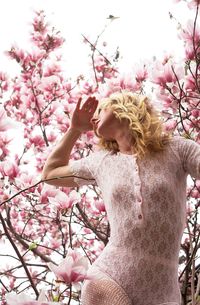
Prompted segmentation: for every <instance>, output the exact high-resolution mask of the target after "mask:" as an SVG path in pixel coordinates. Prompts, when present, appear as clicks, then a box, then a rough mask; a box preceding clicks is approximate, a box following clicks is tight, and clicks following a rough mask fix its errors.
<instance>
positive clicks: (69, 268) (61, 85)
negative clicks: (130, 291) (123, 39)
mask: <svg viewBox="0 0 200 305" xmlns="http://www.w3.org/2000/svg"><path fill="white" fill-rule="evenodd" d="M176 2H179V1H176ZM186 2H187V5H188V9H191V10H194V12H195V18H194V20H190V21H188V24H187V25H186V26H184V25H182V26H181V27H180V29H179V38H180V39H181V40H182V41H183V47H184V50H185V56H184V58H181V59H180V58H179V60H177V59H176V58H174V57H173V55H171V54H170V55H169V56H165V57H164V58H163V59H162V61H158V60H154V61H152V62H151V63H148V65H147V64H146V63H144V64H143V65H142V66H141V67H139V68H138V67H137V69H135V71H130V72H129V73H127V75H126V76H124V75H123V76H121V74H120V70H119V68H118V61H119V60H120V57H119V51H118V50H117V51H116V52H115V53H114V55H110V54H109V53H108V51H107V49H106V43H105V42H102V40H101V35H99V36H98V37H97V39H96V41H90V39H88V38H87V37H83V38H84V43H85V44H87V45H88V51H89V52H90V60H91V62H90V63H89V64H90V68H91V75H90V78H88V79H86V77H84V76H83V75H79V76H78V77H77V78H76V79H75V80H73V79H71V78H70V77H66V76H65V75H64V73H63V69H62V68H61V67H62V56H61V55H60V54H59V51H60V50H61V47H62V45H63V43H64V40H63V38H62V37H61V35H60V33H59V32H57V31H56V30H55V28H51V26H50V25H49V24H48V23H47V22H46V17H45V15H44V12H42V11H41V12H37V13H36V14H35V17H34V20H33V23H32V32H31V44H32V46H33V48H32V50H31V51H26V50H22V49H20V48H19V47H17V46H13V47H12V48H11V49H10V50H9V51H8V52H7V55H8V56H9V57H10V58H11V59H14V60H15V61H16V62H17V63H18V65H19V67H20V73H19V75H17V76H16V77H15V78H13V79H10V78H9V76H8V75H7V74H6V73H4V72H0V98H1V100H0V139H1V140H0V158H1V163H0V178H1V182H0V183H1V187H0V202H1V203H0V211H1V213H0V234H1V235H0V245H1V246H0V256H1V258H2V259H3V258H4V257H7V258H9V260H8V262H7V263H5V264H3V265H1V267H0V275H1V277H0V290H1V293H0V300H1V304H2V305H6V304H8V305H16V304H19V305H22V304H23V305H27V304H35V305H36V304H38V305H39V304H43V303H44V302H45V304H51V303H52V302H54V303H53V304H56V303H58V304H79V303H80V289H81V283H82V281H83V280H84V279H85V278H87V268H88V266H89V264H91V263H92V262H94V260H95V259H96V258H97V257H98V255H99V254H100V253H101V251H102V250H103V248H104V246H105V245H106V244H107V242H108V238H109V223H108V221H107V218H106V212H105V207H104V203H103V201H102V199H101V195H100V191H99V189H98V188H96V187H95V186H89V187H83V188H77V189H70V188H65V187H60V188H56V187H53V186H49V185H46V184H43V183H42V181H40V175H41V170H42V168H43V165H44V162H45V160H46V158H47V156H48V155H49V152H50V151H51V149H52V148H53V145H54V143H55V142H56V141H57V140H58V139H59V138H60V137H61V135H62V134H63V133H64V132H65V131H66V130H67V128H68V127H69V125H70V118H71V115H72V112H73V109H74V108H75V105H76V103H77V101H78V99H79V97H80V96H82V97H83V98H84V97H85V98H87V97H88V96H90V95H95V96H97V97H102V96H107V95H109V94H110V93H111V92H114V91H118V90H120V89H129V90H132V91H134V92H137V93H146V94H150V92H151V94H152V92H153V94H152V101H153V102H154V101H155V103H156V105H159V107H160V108H162V110H161V111H162V115H163V117H164V119H165V127H166V129H167V130H172V131H173V133H174V134H177V133H178V134H180V135H182V136H184V137H187V138H191V139H193V140H195V141H197V142H198V143H200V134H199V126H200V119H199V117H200V107H199V100H200V84H199V77H200V28H199V26H198V15H199V0H198V1H197V0H192V1H186ZM171 18H173V16H171ZM110 22H113V20H112V19H111V20H110ZM14 130H17V132H15V133H14V136H13V132H14ZM14 137H15V138H17V141H18V143H19V147H18V149H17V150H16V149H15V147H14V146H13V143H16V142H14ZM15 141H16V139H15ZM96 141H97V140H96V138H95V137H94V134H93V132H91V131H89V132H87V133H85V134H83V135H82V136H81V138H80V139H79V140H78V141H77V143H76V145H75V147H74V149H73V152H72V155H71V157H72V158H73V159H78V158H81V157H84V156H87V155H88V154H89V153H90V152H91V151H92V150H93V147H94V145H95V144H96ZM15 145H16V144H15ZM190 180H191V181H190V183H189V184H188V189H187V199H188V201H187V211H188V213H187V215H188V216H187V223H186V230H185V234H184V236H183V240H182V244H181V252H180V270H179V280H180V286H181V292H182V296H183V304H184V305H185V304H189V303H191V304H193V305H194V304H196V303H197V302H198V300H199V296H200V275H199V274H200V272H199V269H200V265H199V263H198V260H197V256H198V249H199V246H200V242H199V238H200V226H199V223H198V212H199V194H200V181H198V180H194V179H190ZM11 292H15V293H17V294H18V296H16V295H14V294H12V293H11ZM10 293H11V294H10ZM30 294H31V297H29V295H30ZM6 296H7V298H6Z"/></svg>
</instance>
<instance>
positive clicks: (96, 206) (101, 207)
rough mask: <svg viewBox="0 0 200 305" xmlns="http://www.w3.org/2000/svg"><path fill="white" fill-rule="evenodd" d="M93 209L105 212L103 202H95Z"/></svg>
mask: <svg viewBox="0 0 200 305" xmlns="http://www.w3.org/2000/svg"><path fill="white" fill-rule="evenodd" d="M94 204H95V208H96V209H97V210H98V211H99V212H100V213H102V212H105V211H106V209H105V204H104V203H103V201H99V200H95V203H94Z"/></svg>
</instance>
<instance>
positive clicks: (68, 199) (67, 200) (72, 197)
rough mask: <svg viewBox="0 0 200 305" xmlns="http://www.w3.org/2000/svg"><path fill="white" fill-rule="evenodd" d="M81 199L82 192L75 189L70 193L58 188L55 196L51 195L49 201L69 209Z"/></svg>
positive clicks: (60, 207) (61, 207)
mask: <svg viewBox="0 0 200 305" xmlns="http://www.w3.org/2000/svg"><path fill="white" fill-rule="evenodd" d="M79 200H80V194H79V193H78V192H76V191H75V190H73V191H71V192H70V193H69V194H68V195H66V194H65V193H64V192H62V191H60V190H57V192H56V195H55V196H54V198H52V197H50V198H49V202H50V203H53V204H56V205H57V207H58V208H59V209H69V208H71V207H72V205H73V204H75V203H77V202H78V201H79Z"/></svg>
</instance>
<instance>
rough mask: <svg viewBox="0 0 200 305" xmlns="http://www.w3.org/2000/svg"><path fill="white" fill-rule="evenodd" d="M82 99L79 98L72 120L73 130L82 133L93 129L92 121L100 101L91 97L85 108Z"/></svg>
mask: <svg viewBox="0 0 200 305" xmlns="http://www.w3.org/2000/svg"><path fill="white" fill-rule="evenodd" d="M81 100H82V99H81V98H79V100H78V103H77V105H76V108H75V110H74V113H73V115H72V120H71V128H74V129H77V130H79V131H80V132H84V131H88V130H91V129H92V127H93V126H92V123H91V122H90V120H91V119H92V117H93V115H94V113H95V111H96V109H97V106H98V100H97V99H96V98H95V97H89V98H88V99H87V100H86V101H85V103H84V104H83V106H82V107H81V108H80V106H81Z"/></svg>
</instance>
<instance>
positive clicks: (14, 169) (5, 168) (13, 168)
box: [0, 160, 19, 179]
mask: <svg viewBox="0 0 200 305" xmlns="http://www.w3.org/2000/svg"><path fill="white" fill-rule="evenodd" d="M0 173H1V174H2V176H3V177H4V176H8V177H9V178H10V179H14V178H15V177H17V175H18V173H19V168H18V166H17V165H16V164H15V163H13V162H11V161H8V160H7V161H3V162H1V164H0Z"/></svg>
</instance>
